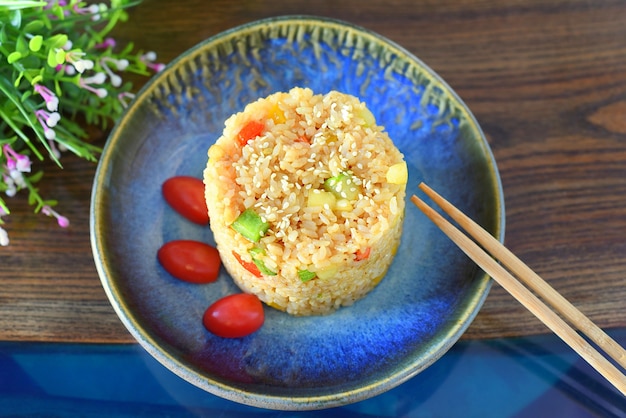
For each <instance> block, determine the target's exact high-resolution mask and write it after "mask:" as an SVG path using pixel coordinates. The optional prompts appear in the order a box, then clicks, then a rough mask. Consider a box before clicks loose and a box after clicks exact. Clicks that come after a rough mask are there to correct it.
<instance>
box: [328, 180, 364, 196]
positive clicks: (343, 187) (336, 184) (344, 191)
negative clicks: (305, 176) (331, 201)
mask: <svg viewBox="0 0 626 418" xmlns="http://www.w3.org/2000/svg"><path fill="white" fill-rule="evenodd" d="M324 190H326V191H327V192H331V193H332V194H334V195H335V197H336V198H337V199H348V200H355V199H356V198H357V197H358V196H359V194H360V193H362V189H361V186H360V185H359V184H356V183H355V182H354V178H353V177H352V175H350V174H349V173H339V174H338V175H336V176H335V177H331V178H329V179H326V181H324Z"/></svg>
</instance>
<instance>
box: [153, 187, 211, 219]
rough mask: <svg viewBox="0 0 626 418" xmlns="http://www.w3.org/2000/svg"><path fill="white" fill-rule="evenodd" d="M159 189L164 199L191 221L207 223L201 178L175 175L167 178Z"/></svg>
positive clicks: (207, 214) (207, 215)
mask: <svg viewBox="0 0 626 418" xmlns="http://www.w3.org/2000/svg"><path fill="white" fill-rule="evenodd" d="M161 190H162V192H163V197H164V198H165V201H166V202H167V203H169V205H170V206H171V207H172V208H174V210H175V211H176V212H178V213H180V214H181V215H182V216H184V217H185V218H187V219H189V220H190V221H191V222H195V223H197V224H200V225H206V224H208V223H209V213H208V210H207V206H206V201H205V200H204V183H203V182H202V180H200V179H198V178H196V177H191V176H176V177H172V178H169V179H167V180H166V181H165V182H164V183H163V186H162V187H161Z"/></svg>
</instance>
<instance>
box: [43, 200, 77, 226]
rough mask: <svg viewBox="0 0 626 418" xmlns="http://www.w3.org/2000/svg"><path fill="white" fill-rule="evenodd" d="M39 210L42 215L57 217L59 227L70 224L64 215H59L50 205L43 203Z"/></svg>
mask: <svg viewBox="0 0 626 418" xmlns="http://www.w3.org/2000/svg"><path fill="white" fill-rule="evenodd" d="M41 212H42V213H43V214H44V215H47V216H53V217H55V218H56V219H57V223H58V224H59V226H60V227H61V228H67V227H68V226H70V221H69V219H67V218H66V217H65V216H63V215H60V214H59V213H57V212H56V211H55V210H54V209H52V208H51V207H50V206H48V205H45V206H44V207H43V208H41Z"/></svg>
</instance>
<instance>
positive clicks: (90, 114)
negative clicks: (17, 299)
mask: <svg viewBox="0 0 626 418" xmlns="http://www.w3.org/2000/svg"><path fill="white" fill-rule="evenodd" d="M137 3H138V2H137V1H133V2H131V1H129V0H110V2H108V3H98V4H94V3H92V2H90V3H87V2H83V1H78V0H44V1H36V0H0V175H1V178H0V192H2V193H3V195H6V196H9V197H12V196H14V195H15V194H16V193H18V192H19V191H20V190H24V191H26V192H27V193H28V200H29V204H30V205H31V206H33V207H34V211H35V213H43V214H44V215H47V216H51V217H54V218H56V220H57V222H58V224H59V225H60V226H61V227H67V226H68V225H69V221H68V219H67V218H66V217H64V216H62V215H60V214H59V213H57V212H56V211H55V210H53V209H52V207H53V206H55V205H56V204H57V202H56V201H55V200H49V199H44V198H43V197H42V196H41V195H40V194H39V190H38V188H37V187H35V184H36V183H37V182H38V181H40V180H41V179H42V177H43V172H41V171H39V172H35V173H33V172H31V163H32V161H33V160H39V161H41V160H43V159H44V158H51V159H52V160H54V161H55V162H56V164H57V165H58V166H59V168H61V167H62V165H61V161H60V160H61V153H62V152H64V151H69V152H72V153H74V154H76V155H77V156H79V157H81V158H84V159H86V160H89V161H94V162H95V161H97V156H98V155H99V152H100V149H99V148H98V147H96V146H94V145H93V144H90V143H89V142H88V139H89V138H88V135H87V133H86V131H85V130H84V129H83V128H81V123H79V122H77V119H79V120H81V121H82V126H85V123H86V124H92V125H97V126H99V127H100V128H102V129H106V128H107V125H108V124H110V123H112V122H115V120H116V118H117V117H118V116H120V115H121V113H122V112H123V110H124V108H125V106H126V105H127V103H128V101H129V100H131V99H132V98H133V93H131V90H132V85H131V83H130V82H124V81H123V79H122V76H121V74H123V73H124V72H132V73H136V74H140V75H145V76H149V75H150V74H151V72H152V71H160V70H161V69H162V66H163V65H162V64H157V63H155V62H154V60H155V57H156V56H155V54H154V53H153V52H148V53H145V54H144V53H141V52H133V48H134V47H133V45H132V44H128V45H126V46H125V47H124V48H121V49H120V50H119V51H117V50H116V49H118V48H116V42H115V40H114V39H113V38H111V37H109V34H110V32H111V30H112V29H113V28H114V27H115V25H116V24H117V23H118V22H120V21H125V20H127V17H128V15H127V12H126V9H127V8H128V7H130V6H133V5H135V4H137ZM9 213H10V211H9V205H8V204H7V202H6V200H5V199H3V197H2V196H0V245H8V243H9V238H8V234H7V232H6V230H5V229H3V228H2V225H4V221H3V219H2V217H6V216H7V215H9Z"/></svg>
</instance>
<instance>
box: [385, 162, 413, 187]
mask: <svg viewBox="0 0 626 418" xmlns="http://www.w3.org/2000/svg"><path fill="white" fill-rule="evenodd" d="M386 177H387V182H389V183H391V184H406V183H407V181H408V180H409V172H408V169H407V167H406V162H404V161H403V162H401V163H397V164H394V165H392V166H391V167H389V169H388V170H387V175H386Z"/></svg>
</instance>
